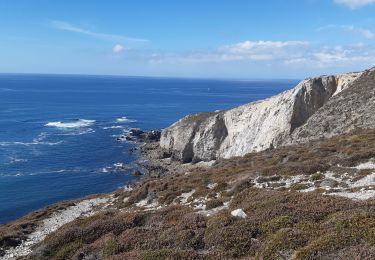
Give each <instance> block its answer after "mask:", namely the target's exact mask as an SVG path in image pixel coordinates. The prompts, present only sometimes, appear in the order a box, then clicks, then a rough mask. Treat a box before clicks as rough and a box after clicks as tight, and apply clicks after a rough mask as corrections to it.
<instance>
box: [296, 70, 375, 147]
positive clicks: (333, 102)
mask: <svg viewBox="0 0 375 260" xmlns="http://www.w3.org/2000/svg"><path fill="white" fill-rule="evenodd" d="M356 128H375V68H374V69H371V70H368V71H365V72H364V73H363V74H362V75H361V77H359V78H358V79H357V80H356V81H355V82H354V83H353V84H351V85H350V87H348V88H346V89H344V90H343V91H342V92H341V93H340V94H339V95H335V96H334V97H332V98H331V99H329V100H328V102H327V103H326V104H325V105H324V106H323V107H321V108H320V109H319V110H318V111H316V113H315V114H313V115H312V116H311V117H309V119H308V120H307V121H306V123H305V124H304V125H302V126H301V127H299V128H298V129H296V130H295V131H294V132H293V133H292V135H291V143H305V142H309V141H311V140H316V139H322V138H328V137H332V136H335V135H339V134H344V133H348V132H350V131H352V130H354V129H356Z"/></svg>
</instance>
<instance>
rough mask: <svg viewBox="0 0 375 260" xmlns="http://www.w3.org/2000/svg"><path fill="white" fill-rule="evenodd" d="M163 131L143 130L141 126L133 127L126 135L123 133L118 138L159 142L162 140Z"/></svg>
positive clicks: (120, 139) (121, 139)
mask: <svg viewBox="0 0 375 260" xmlns="http://www.w3.org/2000/svg"><path fill="white" fill-rule="evenodd" d="M160 136H161V131H159V130H151V131H143V130H141V129H139V128H132V129H130V130H129V133H128V134H126V135H121V136H120V137H118V138H117V140H119V141H124V140H126V141H134V142H136V141H138V142H158V141H159V140H160Z"/></svg>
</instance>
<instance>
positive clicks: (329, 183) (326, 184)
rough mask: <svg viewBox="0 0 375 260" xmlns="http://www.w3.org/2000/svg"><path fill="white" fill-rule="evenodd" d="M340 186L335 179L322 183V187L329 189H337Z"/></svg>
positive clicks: (325, 180)
mask: <svg viewBox="0 0 375 260" xmlns="http://www.w3.org/2000/svg"><path fill="white" fill-rule="evenodd" d="M337 185H338V182H337V181H335V180H334V179H328V178H327V179H324V180H323V181H322V182H321V183H320V187H328V188H335V187H337Z"/></svg>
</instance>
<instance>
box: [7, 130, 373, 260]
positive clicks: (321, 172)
mask: <svg viewBox="0 0 375 260" xmlns="http://www.w3.org/2000/svg"><path fill="white" fill-rule="evenodd" d="M374 155H375V130H365V129H357V130H355V131H353V132H351V133H349V134H345V135H341V136H337V137H334V138H330V139H326V140H320V141H315V142H311V143H308V144H301V145H295V146H289V147H281V148H277V149H269V150H266V151H263V152H259V153H251V154H248V155H246V156H244V157H237V158H232V159H226V160H219V161H217V162H216V163H215V164H214V165H213V166H211V167H203V166H202V167H200V168H192V169H190V170H183V171H181V172H179V173H175V174H166V175H164V176H159V177H148V178H147V177H145V178H144V180H143V181H141V182H139V183H136V184H134V185H133V186H132V187H127V188H126V189H119V190H118V191H116V192H115V193H114V194H113V197H114V199H113V202H112V204H111V205H109V206H108V207H106V208H105V209H102V210H100V211H98V212H97V213H96V214H94V215H92V216H89V217H79V218H77V219H76V220H75V221H73V222H70V223H68V224H66V225H64V226H62V227H61V228H60V229H59V230H57V231H56V232H53V233H51V234H50V235H48V236H47V237H46V239H45V240H44V241H43V242H41V243H39V244H37V245H36V246H35V247H34V248H33V252H32V253H31V254H29V255H28V256H26V257H24V258H25V259H218V258H224V259H225V258H226V259H231V258H247V259H248V258H254V259H289V258H293V259H317V258H318V259H355V258H358V259H364V258H365V259H366V258H367V259H370V258H373V257H375V247H374V242H375V235H374V234H375V232H374V230H375V222H374V219H375V200H374V199H371V198H370V199H364V200H358V199H356V200H353V199H350V198H349V197H350V196H345V194H351V192H352V193H354V194H355V193H356V192H359V191H358V188H360V189H362V191H361V192H370V191H372V190H373V188H374V186H372V185H371V184H370V185H368V186H366V183H364V184H363V185H364V186H361V187H344V186H345V184H347V183H348V182H346V181H345V180H346V179H350V182H353V183H357V182H358V181H359V180H363V179H364V178H366V177H368V176H370V175H371V173H372V172H373V171H372V170H370V169H365V168H366V167H357V166H358V165H368V166H367V168H371V167H372V166H371V164H369V162H372V161H371V160H372V158H373V157H374ZM167 160H168V159H160V160H159V161H164V162H165V161H167ZM366 163H367V164H366ZM166 167H167V166H166ZM327 172H329V173H330V175H329V176H336V179H335V180H336V181H337V183H336V184H335V185H331V187H328V186H324V185H322V183H323V182H329V181H328V179H329V178H328V177H327ZM297 176H299V178H297V179H298V180H299V181H296V182H295V183H292V184H293V185H287V184H285V183H287V182H288V181H290V180H291V179H293V178H296V177H297ZM301 176H303V178H302V177H301ZM339 179H342V183H341V182H340V181H339ZM306 183H308V184H306ZM302 184H304V185H305V186H309V187H305V186H303V187H297V186H298V185H301V186H302ZM312 187H314V189H311V188H312ZM307 189H309V190H307ZM363 189H365V190H363ZM344 190H345V193H342V194H341V193H340V192H343V191H344ZM338 195H340V196H338ZM65 206H66V205H65ZM55 207H56V206H55ZM62 207H64V205H62ZM62 209H63V208H62ZM237 209H241V210H242V211H243V212H244V213H245V216H244V217H239V216H236V215H233V211H234V210H237ZM45 212H46V211H45V210H42V211H40V213H41V214H42V215H36V213H34V214H32V215H29V216H28V217H26V218H25V219H23V220H19V221H18V222H15V223H14V224H10V225H8V226H5V227H4V226H3V227H2V229H1V230H2V233H1V234H2V240H1V241H5V240H4V230H8V231H9V230H12V228H13V227H15V228H14V231H16V230H22V227H23V224H24V223H28V222H27V221H29V222H30V223H33V221H36V220H37V219H38V218H40V217H42V216H43V213H45ZM46 214H47V213H46ZM32 219H35V220H32ZM25 221H26V222H25ZM15 225H18V226H15ZM26 226H27V225H26ZM5 228H6V229H5ZM28 232H32V227H31V229H30V230H29V231H28ZM13 234H14V237H17V236H18V237H19V239H21V236H19V234H20V233H17V232H16V233H13ZM8 237H9V236H8ZM3 243H4V242H3ZM3 245H4V244H3Z"/></svg>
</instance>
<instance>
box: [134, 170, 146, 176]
mask: <svg viewBox="0 0 375 260" xmlns="http://www.w3.org/2000/svg"><path fill="white" fill-rule="evenodd" d="M132 174H133V175H134V176H142V175H143V174H142V172H141V171H140V170H134V171H133V173H132Z"/></svg>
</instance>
